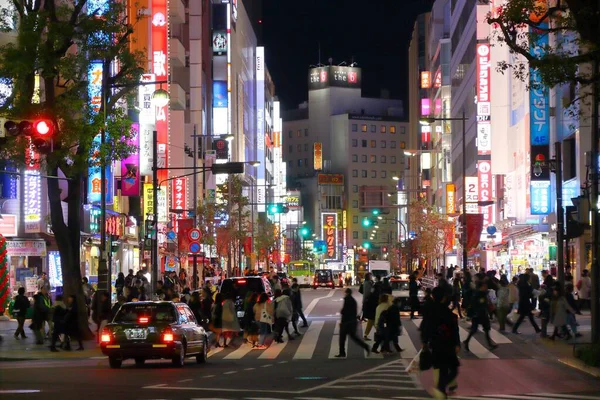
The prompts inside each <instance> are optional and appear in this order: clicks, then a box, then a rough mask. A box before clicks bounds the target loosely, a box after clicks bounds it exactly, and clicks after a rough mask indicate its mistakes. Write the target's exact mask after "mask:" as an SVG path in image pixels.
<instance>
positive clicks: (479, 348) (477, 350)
mask: <svg viewBox="0 0 600 400" xmlns="http://www.w3.org/2000/svg"><path fill="white" fill-rule="evenodd" d="M458 331H459V332H460V341H461V342H464V341H465V340H466V339H467V337H468V336H469V332H467V330H466V329H465V328H463V327H461V326H459V327H458ZM463 349H464V347H463ZM469 350H470V351H471V353H472V354H474V355H475V356H476V357H477V358H488V359H497V358H498V356H497V355H495V354H494V353H492V352H491V351H489V350H488V349H486V348H485V347H483V345H482V344H481V343H479V342H478V341H477V340H476V339H475V338H471V341H470V342H469ZM465 351H466V350H465Z"/></svg>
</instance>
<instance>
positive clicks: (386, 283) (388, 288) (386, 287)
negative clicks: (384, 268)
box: [381, 278, 392, 295]
mask: <svg viewBox="0 0 600 400" xmlns="http://www.w3.org/2000/svg"><path fill="white" fill-rule="evenodd" d="M381 293H384V294H389V295H391V294H392V285H390V278H383V282H382V284H381Z"/></svg>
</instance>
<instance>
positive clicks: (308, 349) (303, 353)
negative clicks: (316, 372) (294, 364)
mask: <svg viewBox="0 0 600 400" xmlns="http://www.w3.org/2000/svg"><path fill="white" fill-rule="evenodd" d="M323 325H325V322H324V321H313V322H312V323H311V324H310V325H309V326H308V330H307V331H306V332H305V333H304V335H303V337H302V341H301V342H300V346H299V347H298V350H296V353H295V354H294V360H310V359H311V358H312V356H313V353H314V352H315V348H316V347H317V341H318V340H319V334H320V333H321V330H322V329H323Z"/></svg>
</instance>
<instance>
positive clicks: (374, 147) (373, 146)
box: [371, 140, 377, 149]
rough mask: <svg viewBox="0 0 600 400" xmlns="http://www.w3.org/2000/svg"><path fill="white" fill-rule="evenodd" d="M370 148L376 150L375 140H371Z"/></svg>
mask: <svg viewBox="0 0 600 400" xmlns="http://www.w3.org/2000/svg"><path fill="white" fill-rule="evenodd" d="M371 148H372V149H376V148H377V140H371Z"/></svg>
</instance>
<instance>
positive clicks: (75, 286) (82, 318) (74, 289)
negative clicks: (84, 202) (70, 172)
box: [47, 168, 94, 339]
mask: <svg viewBox="0 0 600 400" xmlns="http://www.w3.org/2000/svg"><path fill="white" fill-rule="evenodd" d="M49 172H50V175H53V176H57V175H58V168H53V169H51V170H50V171H49ZM82 179H83V176H82V174H81V173H78V174H76V175H75V177H74V178H73V180H71V181H69V193H68V197H67V205H68V214H69V215H68V223H67V224H65V220H64V218H63V210H62V201H61V200H60V188H59V185H58V180H57V179H47V182H48V200H49V203H50V220H51V222H52V231H53V232H54V238H55V240H56V245H57V247H58V252H59V254H60V260H61V269H62V276H63V290H64V295H65V297H66V296H70V295H75V296H76V297H77V306H78V310H79V315H78V323H79V332H80V333H81V335H82V338H84V339H91V338H92V337H93V336H94V335H93V333H92V331H91V330H90V327H89V322H88V314H87V305H86V304H85V298H84V295H83V287H82V285H81V269H80V248H81V242H80V238H81V187H82V185H81V182H82Z"/></svg>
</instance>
